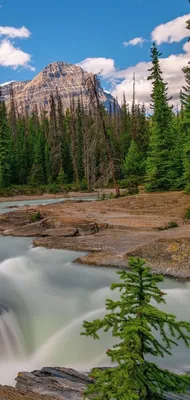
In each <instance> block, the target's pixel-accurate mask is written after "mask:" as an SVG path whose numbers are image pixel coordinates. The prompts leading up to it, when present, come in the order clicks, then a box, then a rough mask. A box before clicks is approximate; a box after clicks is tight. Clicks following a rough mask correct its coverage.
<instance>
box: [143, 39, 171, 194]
mask: <svg viewBox="0 0 190 400" xmlns="http://www.w3.org/2000/svg"><path fill="white" fill-rule="evenodd" d="M160 55H161V53H159V51H158V49H157V47H156V45H155V43H153V46H152V48H151V59H152V68H151V69H150V70H149V71H150V76H149V77H148V80H151V81H152V86H153V91H152V95H151V97H152V108H153V113H154V114H153V117H152V125H151V128H150V146H149V153H148V158H147V168H146V170H147V171H146V172H147V182H148V185H147V190H153V191H154V190H168V189H170V188H171V187H172V184H173V176H172V174H171V172H172V166H173V159H172V150H173V147H174V138H173V130H172V110H171V107H170V106H169V105H168V100H169V99H168V97H167V85H166V84H165V83H164V82H163V79H162V71H161V68H160V64H159V57H160Z"/></svg>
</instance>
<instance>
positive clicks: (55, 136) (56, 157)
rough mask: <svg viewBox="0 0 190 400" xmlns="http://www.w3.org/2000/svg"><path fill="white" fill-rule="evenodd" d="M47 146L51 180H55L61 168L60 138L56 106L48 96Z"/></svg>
mask: <svg viewBox="0 0 190 400" xmlns="http://www.w3.org/2000/svg"><path fill="white" fill-rule="evenodd" d="M48 139H49V145H50V161H51V174H52V179H53V180H54V181H55V180H56V179H57V176H58V173H59V171H60V168H61V138H60V131H59V129H58V123H57V112H56V105H55V100H54V97H53V95H51V96H50V121H49V138H48Z"/></svg>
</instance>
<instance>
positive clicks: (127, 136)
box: [120, 95, 131, 160]
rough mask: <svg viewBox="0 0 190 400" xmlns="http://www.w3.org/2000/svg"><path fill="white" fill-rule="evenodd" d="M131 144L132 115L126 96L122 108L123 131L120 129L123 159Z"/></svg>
mask: <svg viewBox="0 0 190 400" xmlns="http://www.w3.org/2000/svg"><path fill="white" fill-rule="evenodd" d="M130 142H131V115H130V112H129V107H128V105H127V104H126V99H125V95H123V104H122V106H121V129H120V148H121V149H120V152H121V159H122V160H123V159H124V158H125V155H126V154H127V152H128V150H129V146H130Z"/></svg>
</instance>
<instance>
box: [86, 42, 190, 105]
mask: <svg viewBox="0 0 190 400" xmlns="http://www.w3.org/2000/svg"><path fill="white" fill-rule="evenodd" d="M189 59H190V42H187V43H185V44H184V45H183V52H181V54H177V55H176V54H171V55H170V56H169V57H166V58H160V65H161V69H162V71H163V78H164V80H165V81H166V82H167V83H168V89H169V96H172V97H173V99H172V104H173V105H174V106H177V105H178V104H179V93H180V90H181V88H182V86H183V85H184V74H183V72H182V68H183V67H184V66H186V65H187V63H188V61H189ZM100 60H101V62H100ZM79 65H80V66H81V67H82V68H84V69H85V70H87V71H88V72H93V73H98V72H99V71H100V70H101V69H104V73H102V77H103V78H104V79H106V80H107V81H108V82H109V84H110V86H111V87H112V94H113V96H114V97H117V99H118V101H119V103H121V102H122V100H123V94H124V93H125V96H126V100H127V102H128V103H129V104H131V99H132V90H133V84H132V81H133V74H134V73H135V77H136V101H137V102H139V103H141V104H142V103H145V105H146V107H147V108H149V104H150V93H151V82H150V81H147V76H148V74H149V72H148V69H149V68H150V67H151V62H144V61H142V62H139V63H138V64H136V65H134V66H131V67H129V68H127V69H125V70H117V69H116V68H115V63H114V60H113V59H106V58H90V59H86V60H84V61H82V62H81V63H80V64H79Z"/></svg>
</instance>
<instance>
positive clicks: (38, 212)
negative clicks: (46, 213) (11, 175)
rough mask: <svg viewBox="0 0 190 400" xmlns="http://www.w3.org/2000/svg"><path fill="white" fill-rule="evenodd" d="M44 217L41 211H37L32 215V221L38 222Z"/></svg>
mask: <svg viewBox="0 0 190 400" xmlns="http://www.w3.org/2000/svg"><path fill="white" fill-rule="evenodd" d="M41 219H42V215H41V213H40V211H37V212H36V213H35V214H33V215H31V217H30V220H31V222H37V221H40V220H41Z"/></svg>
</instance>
